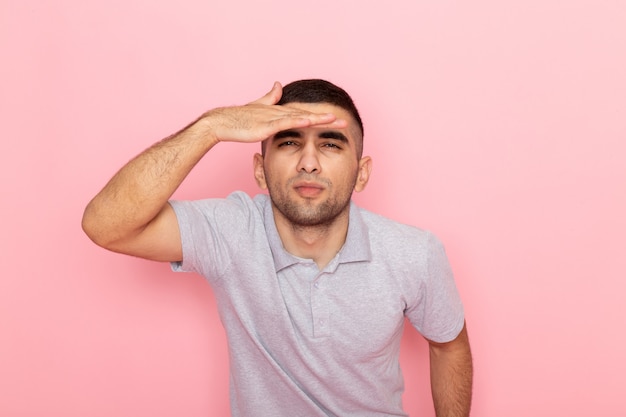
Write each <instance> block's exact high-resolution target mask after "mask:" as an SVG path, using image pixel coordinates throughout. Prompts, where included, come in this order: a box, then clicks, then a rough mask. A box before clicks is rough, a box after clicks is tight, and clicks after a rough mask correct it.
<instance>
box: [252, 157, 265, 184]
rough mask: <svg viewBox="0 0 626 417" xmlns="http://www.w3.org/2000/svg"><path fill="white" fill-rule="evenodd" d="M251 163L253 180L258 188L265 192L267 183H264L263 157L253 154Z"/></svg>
mask: <svg viewBox="0 0 626 417" xmlns="http://www.w3.org/2000/svg"><path fill="white" fill-rule="evenodd" d="M252 162H253V164H254V179H255V180H256V183H257V185H258V186H259V188H261V189H262V190H266V189H267V182H266V181H265V170H264V169H263V156H262V155H261V154H260V153H255V154H254V159H253V160H252Z"/></svg>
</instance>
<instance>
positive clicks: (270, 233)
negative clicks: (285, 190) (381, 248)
mask: <svg viewBox="0 0 626 417" xmlns="http://www.w3.org/2000/svg"><path fill="white" fill-rule="evenodd" d="M257 199H258V200H257V201H258V202H259V203H260V204H259V206H260V208H261V211H262V215H263V222H264V224H265V233H266V235H267V240H268V242H269V245H270V249H271V250H272V256H273V257H274V266H275V268H276V272H278V271H280V270H282V269H284V268H287V267H289V266H291V265H294V264H296V263H298V262H300V261H301V259H300V258H298V257H297V256H294V255H292V254H290V253H289V252H287V251H286V250H285V248H284V247H283V242H282V240H281V239H280V235H279V234H278V229H276V223H275V221H274V212H273V210H272V203H271V200H270V198H269V196H267V195H265V194H260V195H259V196H257ZM371 258H372V254H371V250H370V241H369V232H368V229H367V225H366V224H365V222H364V221H363V218H362V216H361V210H360V209H359V207H357V205H356V204H354V202H352V201H351V202H350V218H349V222H348V233H347V235H346V241H345V243H344V244H343V247H342V248H341V250H340V251H339V253H338V254H337V256H335V258H334V259H333V260H332V261H331V262H330V263H329V264H328V265H327V266H326V268H325V269H326V270H327V271H329V272H333V271H334V270H335V269H336V268H337V266H338V265H339V264H342V263H349V262H361V261H369V260H371Z"/></svg>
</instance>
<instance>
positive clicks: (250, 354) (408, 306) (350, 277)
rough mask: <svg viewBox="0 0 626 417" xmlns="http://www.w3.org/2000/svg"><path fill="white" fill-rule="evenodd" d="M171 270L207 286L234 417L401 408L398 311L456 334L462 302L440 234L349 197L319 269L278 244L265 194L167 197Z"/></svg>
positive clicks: (432, 329)
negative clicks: (173, 252)
mask: <svg viewBox="0 0 626 417" xmlns="http://www.w3.org/2000/svg"><path fill="white" fill-rule="evenodd" d="M170 204H171V205H172V207H173V208H174V211H175V213H176V216H177V219H178V223H179V227H180V233H181V239H182V246H183V260H182V262H180V263H173V264H172V267H173V269H174V270H175V271H189V272H197V273H199V274H201V275H202V276H204V277H205V278H206V279H207V281H208V282H209V283H210V284H211V285H212V287H213V290H214V294H215V298H216V302H217V307H218V311H219V314H220V318H221V320H222V323H223V325H224V327H225V330H226V334H227V338H228V345H229V354H230V397H231V413H232V416H233V417H244V416H245V417H250V416H272V417H283V416H284V417H297V416H302V417H316V416H341V417H347V416H359V417H368V416H372V417H373V416H406V415H407V414H406V413H405V412H404V411H403V409H402V398H401V397H402V392H403V390H404V382H403V378H402V373H401V370H400V366H399V351H400V340H401V336H402V332H403V325H404V321H405V320H404V319H405V317H406V318H408V319H409V321H410V322H411V324H412V325H413V326H414V327H415V328H416V329H417V330H418V331H419V332H420V333H421V334H422V335H423V336H424V337H426V338H428V339H430V340H433V341H436V342H447V341H450V340H453V339H454V338H455V337H456V336H457V335H458V334H459V333H460V331H461V330H462V328H463V324H464V314H463V306H462V304H461V300H460V297H459V294H458V292H457V289H456V286H455V283H454V279H453V276H452V272H451V269H450V266H449V263H448V260H447V258H446V255H445V251H444V248H443V246H442V245H441V243H440V242H439V240H438V239H437V238H436V237H435V236H434V235H433V234H432V233H430V232H427V231H424V230H421V229H418V228H416V227H413V226H408V225H403V224H400V223H397V222H394V221H392V220H389V219H387V218H384V217H382V216H380V215H377V214H374V213H371V212H369V211H367V210H364V209H362V208H359V207H357V206H356V205H355V204H354V203H351V204H350V217H349V226H348V232H347V235H346V241H345V243H344V245H343V247H342V249H341V250H340V251H339V252H338V253H337V255H336V256H335V258H334V259H333V260H332V261H331V262H329V263H328V265H327V266H326V267H325V268H324V269H323V270H319V269H318V267H317V265H316V264H315V262H314V261H312V260H310V259H303V258H299V257H297V256H294V255H292V254H290V253H289V252H287V251H286V250H285V249H284V247H283V245H282V242H281V239H280V236H279V234H278V231H277V229H276V225H275V223H274V216H273V211H272V204H271V201H270V199H269V197H268V196H267V195H264V194H261V195H257V196H255V197H254V198H251V197H250V196H248V195H247V194H245V193H243V192H235V193H233V194H231V195H230V196H228V197H227V198H226V199H208V200H199V201H184V202H183V201H171V202H170Z"/></svg>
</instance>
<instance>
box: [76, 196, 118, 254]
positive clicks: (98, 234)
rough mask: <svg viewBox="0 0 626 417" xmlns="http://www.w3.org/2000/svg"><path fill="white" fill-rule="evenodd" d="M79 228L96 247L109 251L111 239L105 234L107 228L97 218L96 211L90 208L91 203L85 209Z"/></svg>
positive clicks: (100, 219) (99, 218)
mask: <svg viewBox="0 0 626 417" xmlns="http://www.w3.org/2000/svg"><path fill="white" fill-rule="evenodd" d="M81 227H82V229H83V232H84V233H85V234H86V235H87V237H88V238H89V239H90V240H91V241H92V242H93V243H95V244H96V245H98V246H100V247H102V248H105V249H109V250H111V248H112V244H113V239H111V237H110V236H109V234H108V233H107V232H106V231H107V228H106V226H105V225H104V222H103V221H102V218H101V216H98V215H97V213H96V210H95V209H94V208H93V207H92V206H91V203H90V204H89V205H88V206H87V207H86V208H85V211H84V212H83V217H82V220H81Z"/></svg>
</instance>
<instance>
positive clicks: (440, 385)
mask: <svg viewBox="0 0 626 417" xmlns="http://www.w3.org/2000/svg"><path fill="white" fill-rule="evenodd" d="M428 343H429V351H430V381H431V389H432V394H433V401H434V404H435V414H436V415H437V417H467V416H469V413H470V406H471V401H472V377H473V366H472V353H471V350H470V345H469V339H468V336H467V329H466V327H465V325H464V326H463V330H461V333H459V335H458V336H457V338H456V339H454V340H453V341H451V342H448V343H436V342H433V341H428Z"/></svg>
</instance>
